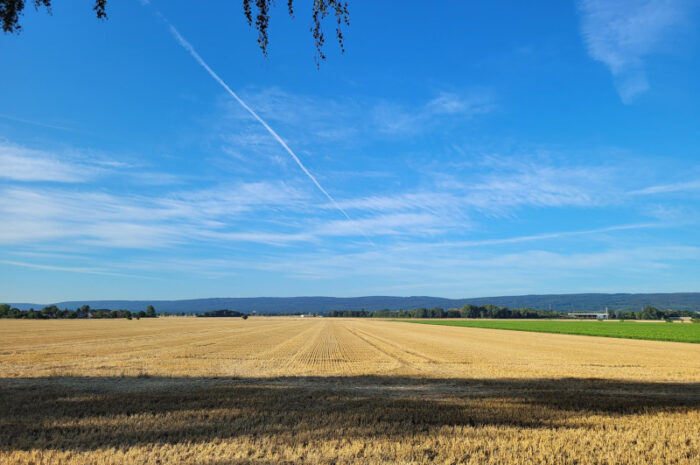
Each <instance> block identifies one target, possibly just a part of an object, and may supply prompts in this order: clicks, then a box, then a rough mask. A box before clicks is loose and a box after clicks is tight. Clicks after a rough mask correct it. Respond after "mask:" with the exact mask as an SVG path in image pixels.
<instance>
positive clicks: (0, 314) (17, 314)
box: [0, 304, 158, 320]
mask: <svg viewBox="0 0 700 465" xmlns="http://www.w3.org/2000/svg"><path fill="white" fill-rule="evenodd" d="M157 316H158V315H157V314H156V309H155V308H153V305H149V306H148V307H146V310H145V311H143V310H141V311H139V312H131V311H129V310H109V309H104V308H102V309H93V308H90V306H89V305H83V306H82V307H80V308H78V309H76V310H68V309H67V308H66V309H63V310H61V309H60V308H58V307H57V306H56V305H47V306H46V307H44V308H42V309H41V310H34V309H33V308H30V309H29V310H20V309H19V308H16V307H11V306H10V305H8V304H0V318H16V319H28V320H56V319H82V318H126V319H127V320H131V319H132V318H136V319H137V320H138V319H140V318H155V317H157Z"/></svg>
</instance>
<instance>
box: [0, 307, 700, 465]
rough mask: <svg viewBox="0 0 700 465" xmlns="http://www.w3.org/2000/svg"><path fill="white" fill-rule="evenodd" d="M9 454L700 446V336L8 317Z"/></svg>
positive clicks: (212, 462)
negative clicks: (679, 339)
mask: <svg viewBox="0 0 700 465" xmlns="http://www.w3.org/2000/svg"><path fill="white" fill-rule="evenodd" d="M0 341H1V342H0V464H3V465H4V464H15V463H18V464H29V463H32V464H49V463H50V464H59V463H60V464H97V463H100V464H122V463H139V464H141V463H143V464H180V463H182V464H208V465H223V464H244V463H246V464H247V463H251V464H259V465H262V464H277V463H288V464H291V463H305V464H307V463H310V464H314V463H319V464H337V465H340V464H346V463H349V464H353V463H356V464H360V463H362V464H380V463H381V464H383V463H396V464H418V463H440V464H459V463H474V464H481V463H494V464H497V463H498V464H505V463H523V464H525V463H528V464H540V463H550V464H561V463H571V464H574V463H577V464H585V463H601V464H603V463H604V464H628V463H629V464H647V463H649V464H693V465H696V464H697V463H700V345H697V344H683V343H671V342H656V341H641V340H625V339H611V338H597V337H586V336H569V335H559V334H542V333H526V332H516V331H503V330H489V329H478V328H459V327H446V326H431V325H415V324H408V323H400V322H392V321H374V320H355V319H301V318H263V317H258V318H250V319H248V320H241V319H237V318H236V319H233V318H207V319H205V318H159V319H153V320H147V319H142V320H139V321H135V320H134V321H128V320H53V321H27V320H0Z"/></svg>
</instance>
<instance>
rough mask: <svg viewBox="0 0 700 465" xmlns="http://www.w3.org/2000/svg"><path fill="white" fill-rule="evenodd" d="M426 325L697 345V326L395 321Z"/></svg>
mask: <svg viewBox="0 0 700 465" xmlns="http://www.w3.org/2000/svg"><path fill="white" fill-rule="evenodd" d="M399 321H403V322H406V323H420V324H426V325H444V326H465V327H469V328H489V329H507V330H512V331H532V332H537V333H558V334H577V335H581V336H601V337H617V338H624V339H646V340H650V341H673V342H691V343H695V344H699V343H700V324H693V323H691V324H687V323H682V324H681V323H646V322H645V323H640V322H635V321H624V322H621V321H552V320H399Z"/></svg>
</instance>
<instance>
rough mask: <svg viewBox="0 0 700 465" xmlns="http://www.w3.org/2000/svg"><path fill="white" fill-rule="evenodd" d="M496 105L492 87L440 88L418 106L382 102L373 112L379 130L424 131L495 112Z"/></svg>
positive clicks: (407, 132) (385, 131) (399, 133)
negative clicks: (442, 89) (468, 88)
mask: <svg viewBox="0 0 700 465" xmlns="http://www.w3.org/2000/svg"><path fill="white" fill-rule="evenodd" d="M496 108H497V104H496V99H495V97H494V95H493V92H491V91H487V90H480V91H471V92H465V93H455V92H440V93H439V94H438V95H437V96H436V97H434V98H432V99H430V100H429V101H427V102H426V103H425V104H422V105H418V106H412V107H411V106H407V105H405V104H403V105H402V104H397V103H392V102H381V103H378V104H377V105H375V106H374V108H373V109H372V110H371V112H370V115H371V117H372V122H373V125H374V127H375V129H376V130H378V131H379V132H381V133H385V134H393V135H406V134H421V133H424V132H426V131H429V130H431V129H435V128H436V127H438V126H439V125H445V124H449V123H452V124H449V125H450V126H453V125H454V123H456V122H461V121H464V120H468V119H471V118H473V117H474V116H477V115H483V114H487V113H491V112H492V111H494V110H495V109H496Z"/></svg>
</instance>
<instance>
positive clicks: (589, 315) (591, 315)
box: [567, 311, 608, 320]
mask: <svg viewBox="0 0 700 465" xmlns="http://www.w3.org/2000/svg"><path fill="white" fill-rule="evenodd" d="M567 315H569V316H570V317H571V318H577V319H579V320H607V319H608V312H607V311H605V312H569V313H567Z"/></svg>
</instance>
